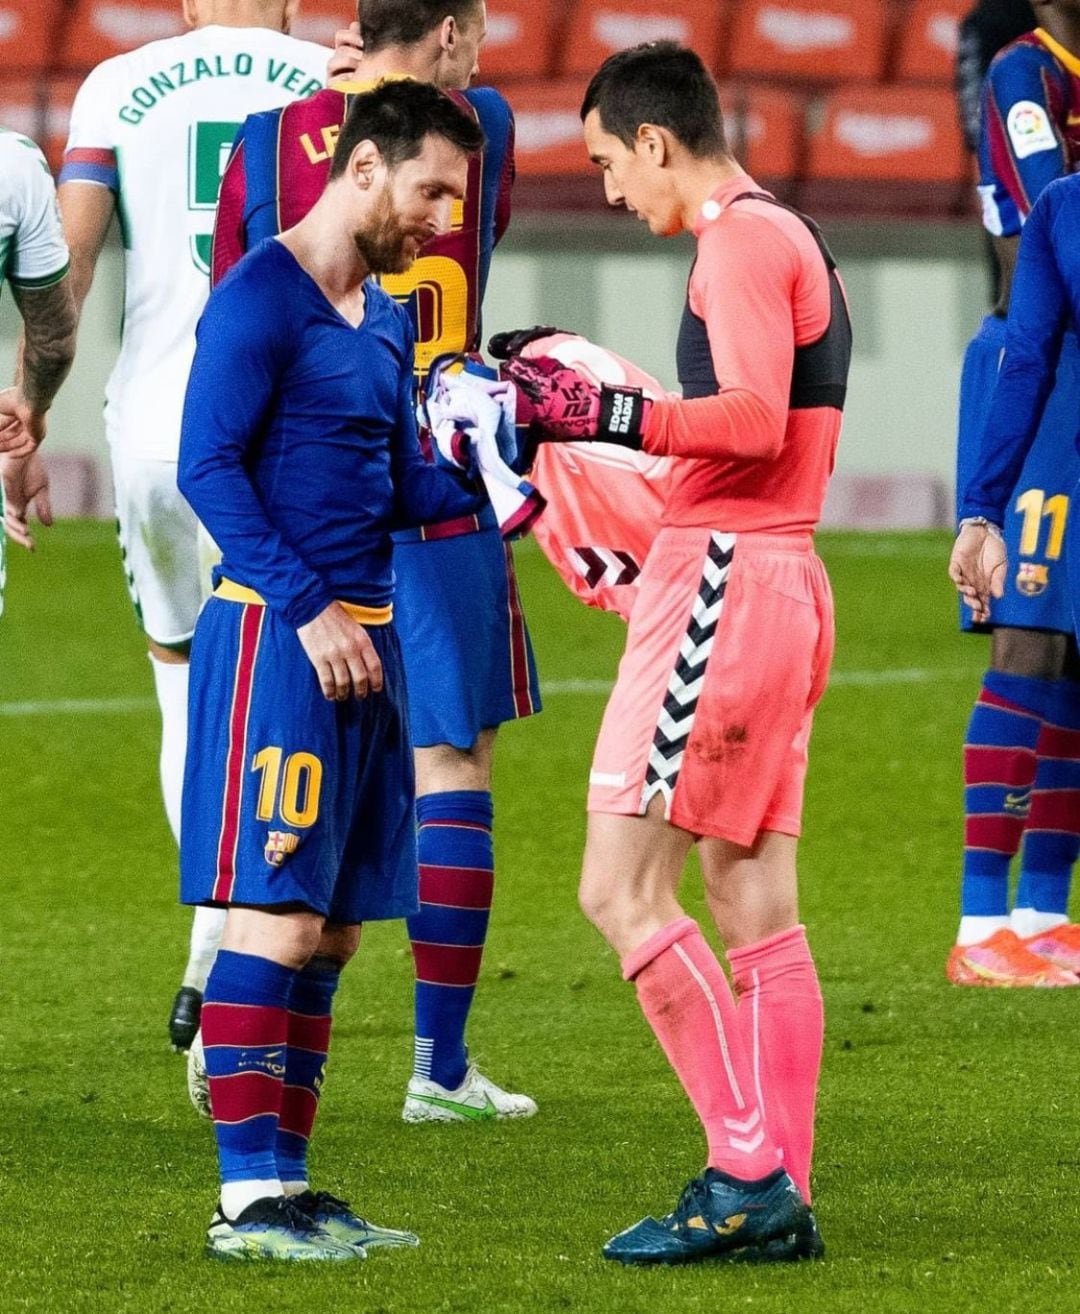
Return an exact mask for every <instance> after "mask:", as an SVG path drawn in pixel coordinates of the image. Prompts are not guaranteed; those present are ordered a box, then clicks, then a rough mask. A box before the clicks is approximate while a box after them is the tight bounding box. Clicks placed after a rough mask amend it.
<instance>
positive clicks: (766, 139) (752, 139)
mask: <svg viewBox="0 0 1080 1314" xmlns="http://www.w3.org/2000/svg"><path fill="white" fill-rule="evenodd" d="M720 106H721V109H722V110H723V114H724V126H725V130H726V133H727V139H728V145H729V146H730V147H731V149H732V151H733V152H734V154H735V156H736V158H737V159H738V160H739V162H740V164H742V166H743V167H744V168H745V169H746V170H747V172H748V173H749V174H750V175H751V176H752V177H753V178H754V180H755V181H756V182H759V183H761V184H762V185H763V186H767V187H768V188H769V190H770V191H781V192H783V191H785V190H787V189H786V188H785V187H784V186H783V184H784V183H790V182H792V181H793V180H794V179H795V178H797V177H798V176H799V175H800V174H801V172H802V167H803V157H804V155H805V149H806V105H805V102H804V101H803V98H802V96H800V95H798V94H797V93H796V92H792V91H785V90H783V89H782V88H779V87H750V86H728V87H724V88H722V90H721V93H720Z"/></svg>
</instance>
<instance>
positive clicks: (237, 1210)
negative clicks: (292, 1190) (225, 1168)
mask: <svg viewBox="0 0 1080 1314" xmlns="http://www.w3.org/2000/svg"><path fill="white" fill-rule="evenodd" d="M284 1194H285V1192H284V1191H282V1189H281V1183H280V1182H279V1181H277V1179H276V1178H275V1179H274V1180H273V1181H266V1182H263V1181H258V1180H256V1179H252V1180H251V1181H247V1182H222V1183H221V1212H222V1213H223V1214H224V1215H225V1217H226V1218H227V1219H229V1221H230V1222H235V1221H236V1219H237V1218H238V1217H239V1216H240V1215H241V1214H242V1213H243V1212H244V1210H245V1209H246V1208H247V1207H248V1205H250V1204H254V1203H255V1201H256V1200H265V1199H266V1198H267V1196H279V1195H284Z"/></svg>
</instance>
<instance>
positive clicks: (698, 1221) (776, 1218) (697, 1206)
mask: <svg viewBox="0 0 1080 1314" xmlns="http://www.w3.org/2000/svg"><path fill="white" fill-rule="evenodd" d="M813 1237H816V1238H817V1240H816V1242H815V1241H813V1239H812V1238H813ZM820 1243H821V1238H820V1235H818V1232H817V1227H816V1225H815V1223H814V1217H813V1214H812V1213H811V1212H810V1210H809V1209H808V1208H807V1206H806V1205H805V1203H804V1202H803V1198H802V1196H801V1195H800V1194H799V1188H798V1187H797V1186H796V1185H795V1183H794V1182H793V1181H792V1180H791V1178H790V1177H789V1176H788V1175H787V1173H786V1172H784V1171H783V1169H782V1168H778V1169H777V1170H776V1171H775V1172H773V1173H770V1174H769V1176H768V1177H763V1178H761V1179H760V1180H759V1181H756V1182H744V1181H740V1180H739V1179H738V1178H737V1177H731V1176H729V1175H728V1174H727V1173H723V1172H720V1171H719V1170H718V1169H716V1168H707V1169H706V1170H705V1173H704V1176H702V1177H695V1178H694V1180H693V1181H692V1182H690V1183H689V1185H688V1186H687V1187H686V1189H685V1190H684V1191H683V1193H682V1195H681V1196H680V1198H679V1203H678V1204H677V1205H676V1206H675V1209H674V1210H673V1212H672V1213H670V1214H667V1215H665V1216H664V1217H663V1218H659V1219H657V1218H643V1219H642V1220H641V1222H639V1223H635V1224H634V1226H633V1227H628V1228H627V1229H626V1231H625V1232H620V1233H619V1234H618V1236H613V1237H612V1238H611V1240H610V1241H609V1242H608V1243H607V1245H606V1246H605V1247H604V1255H605V1256H606V1258H608V1259H615V1260H618V1262H619V1263H620V1264H689V1263H693V1262H695V1261H696V1260H702V1259H714V1258H725V1259H735V1258H739V1259H751V1258H752V1259H754V1260H756V1261H757V1262H759V1263H784V1262H790V1261H791V1260H793V1259H799V1258H811V1257H812V1256H811V1255H810V1254H809V1253H807V1254H805V1255H803V1254H797V1253H796V1251H800V1250H806V1251H810V1250H813V1249H815V1248H816V1247H818V1246H820ZM821 1248H822V1250H823V1247H821Z"/></svg>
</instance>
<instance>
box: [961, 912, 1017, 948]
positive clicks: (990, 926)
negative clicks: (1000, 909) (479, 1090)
mask: <svg viewBox="0 0 1080 1314" xmlns="http://www.w3.org/2000/svg"><path fill="white" fill-rule="evenodd" d="M1008 925H1009V919H1008V918H1007V917H961V918H960V929H959V931H957V933H956V943H957V944H962V945H965V946H966V945H969V944H978V943H979V941H980V940H988V939H989V938H990V936H992V935H993V934H994V932H995V931H1004V930H1005V929H1006V928H1007V927H1008Z"/></svg>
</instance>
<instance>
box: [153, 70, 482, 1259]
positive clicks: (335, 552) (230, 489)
mask: <svg viewBox="0 0 1080 1314" xmlns="http://www.w3.org/2000/svg"><path fill="white" fill-rule="evenodd" d="M482 145H483V133H482V131H481V129H480V127H479V125H478V124H477V123H476V120H475V119H474V118H473V117H472V116H468V115H465V114H463V113H462V112H461V110H460V109H458V108H457V107H456V106H455V105H454V104H453V103H452V102H451V101H450V100H449V99H448V98H447V97H445V96H443V95H441V94H440V93H439V92H438V91H437V90H436V89H435V88H434V87H431V86H428V85H426V84H422V83H417V82H410V81H395V82H386V83H383V84H381V85H380V86H379V87H378V88H377V89H375V90H374V91H372V92H371V93H370V94H369V95H365V96H357V97H356V98H355V100H354V101H353V104H352V106H351V108H350V112H349V117H348V120H347V122H346V123H345V125H344V126H343V128H342V130H341V134H340V139H339V141H338V144H337V148H336V150H335V152H334V158H333V164H332V167H331V171H330V179H329V182H328V183H327V186H326V189H325V191H324V192H323V194H322V196H321V197H320V199H319V200H318V201H317V202H316V204H315V206H314V207H313V208H312V210H311V211H310V213H309V214H308V215H307V216H306V217H305V218H304V219H303V220H302V221H301V222H300V223H298V224H297V225H296V226H295V227H292V228H290V229H289V230H288V231H286V232H284V233H282V234H281V236H280V238H271V239H268V240H267V241H265V242H262V243H260V244H259V245H258V246H257V247H256V248H255V249H254V250H253V251H252V252H251V253H250V254H249V255H248V256H247V257H246V258H245V259H244V260H242V261H241V262H240V264H239V265H238V266H237V267H236V268H235V269H234V270H233V272H232V273H231V274H230V276H229V277H228V278H227V279H225V280H224V282H223V283H222V284H221V286H220V287H219V288H218V289H217V290H216V291H215V292H214V294H213V295H212V296H211V298H210V302H209V304H208V306H207V308H206V311H205V313H204V315H203V317H202V320H201V322H200V325H199V330H198V335H197V338H198V341H197V347H196V352H195V359H194V363H193V366H192V370H191V376H190V382H189V385H188V392H187V399H186V403H185V408H184V419H183V426H182V436H181V444H180V464H179V483H180V489H181V491H182V492H183V494H184V496H185V497H186V498H187V500H188V501H189V502H190V504H191V506H192V509H193V510H194V511H195V513H196V515H197V516H198V517H199V520H200V522H201V523H202V524H204V525H205V526H206V528H207V530H208V531H209V532H210V533H211V534H212V535H213V537H214V539H215V541H216V542H217V543H218V544H219V545H220V547H221V549H222V554H223V556H222V561H221V564H220V566H218V567H217V568H216V569H215V572H214V583H215V588H214V594H213V596H212V597H211V598H210V600H209V602H208V603H207V605H206V607H205V608H204V610H203V611H202V613H201V615H200V617H199V620H198V623H197V625H196V629H195V637H194V641H193V645H192V655H191V703H190V743H191V752H190V753H189V754H188V756H187V766H186V769H185V776H184V795H183V826H182V832H181V848H180V858H181V864H180V865H181V897H182V899H183V901H184V902H185V903H188V904H194V905H196V906H208V905H209V906H214V907H224V908H226V909H227V914H226V920H225V932H224V936H223V939H222V945H221V949H220V950H219V952H218V954H217V958H216V960H215V962H214V966H213V968H212V970H211V972H210V975H209V978H208V980H207V983H206V991H205V998H204V1003H203V1009H202V1035H203V1042H204V1048H205V1056H206V1066H207V1069H208V1072H209V1080H210V1102H211V1105H212V1109H213V1116H214V1127H215V1132H216V1135H217V1143H218V1154H219V1159H220V1165H221V1181H222V1186H221V1199H220V1205H219V1208H218V1210H217V1212H216V1213H215V1215H214V1218H213V1220H212V1222H211V1225H210V1230H209V1233H208V1239H207V1252H208V1254H210V1255H211V1256H213V1257H216V1258H221V1259H263V1258H265V1259H288V1260H347V1259H355V1258H357V1257H363V1256H364V1254H365V1253H366V1248H367V1247H369V1246H373V1245H415V1244H416V1238H415V1237H414V1236H412V1235H411V1234H410V1233H405V1232H398V1231H394V1230H392V1229H387V1228H378V1227H375V1226H374V1225H372V1224H370V1223H368V1222H366V1221H365V1220H364V1219H363V1218H361V1217H359V1216H358V1215H357V1214H355V1213H354V1212H353V1211H352V1210H351V1209H350V1208H349V1206H348V1205H347V1204H345V1203H344V1202H342V1201H341V1200H339V1199H337V1198H336V1197H334V1196H332V1195H329V1194H328V1193H326V1192H322V1191H319V1192H316V1191H313V1190H311V1188H310V1184H309V1181H308V1171H307V1146H308V1139H309V1137H310V1134H311V1130H312V1125H313V1122H314V1119H315V1114H316V1110H317V1106H318V1100H319V1095H320V1092H321V1090H322V1085H323V1071H324V1065H325V1060H326V1053H327V1049H328V1046H329V1039H330V1014H331V1005H332V1001H333V997H334V994H335V991H336V988H337V984H338V978H339V976H340V973H341V970H342V968H343V967H344V965H345V963H346V962H347V961H348V960H349V958H350V957H351V956H352V954H353V953H354V952H355V950H356V947H357V944H358V942H359V937H360V923H362V922H364V921H367V920H371V919H379V918H394V917H404V916H408V915H410V914H413V913H415V911H416V908H417V885H418V873H417V858H416V837H415V822H414V818H415V812H414V806H415V779H414V772H413V761H412V745H411V742H410V735H409V723H408V713H407V707H406V697H405V674H404V670H403V667H402V661H401V651H400V647H399V644H398V639H397V633H396V630H395V627H394V623H393V616H392V607H393V595H394V569H393V565H392V559H391V540H390V534H391V531H392V530H393V529H395V528H397V527H399V526H403V525H411V524H427V523H431V522H438V521H441V520H447V519H450V518H452V517H454V516H468V515H473V514H475V513H476V512H477V510H478V498H477V494H476V492H475V491H474V490H473V489H472V488H471V487H467V486H463V485H462V484H459V483H458V482H457V480H456V478H455V477H454V476H453V475H451V474H450V473H448V472H447V471H445V470H442V469H438V468H436V467H435V466H432V465H430V464H429V463H427V462H426V461H425V460H424V459H423V456H422V455H421V452H420V446H419V441H418V435H417V431H416V421H415V413H414V383H413V371H414V357H413V345H414V335H413V329H412V324H411V321H410V319H409V316H408V314H407V313H406V311H405V310H404V309H403V308H402V307H401V306H400V305H399V304H398V303H397V302H396V301H395V300H394V299H393V298H392V297H390V296H389V295H388V294H387V293H386V292H384V291H383V290H382V289H381V288H380V287H379V286H378V285H377V284H376V283H374V282H373V281H371V279H370V278H369V275H370V274H373V273H379V274H387V273H403V272H405V271H406V270H407V269H408V268H409V267H410V265H411V264H412V263H413V261H414V260H415V258H416V256H417V253H418V252H419V250H420V248H421V246H422V245H423V244H424V242H425V241H427V240H428V239H429V238H431V237H432V236H433V235H436V234H438V233H444V232H447V231H448V230H449V228H450V225H451V216H452V213H453V210H454V207H455V206H456V205H457V204H458V203H460V201H461V198H462V197H463V195H464V192H465V183H466V177H467V173H468V163H469V158H470V156H471V155H473V154H475V153H476V152H477V151H479V150H480V148H481V146H482ZM239 378H242V379H243V381H244V386H243V387H237V386H236V380H237V379H239Z"/></svg>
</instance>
